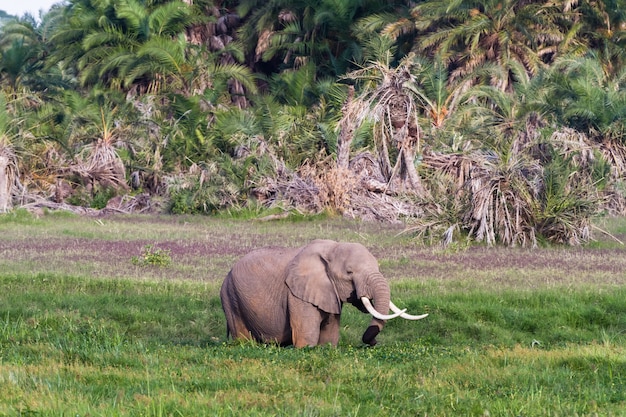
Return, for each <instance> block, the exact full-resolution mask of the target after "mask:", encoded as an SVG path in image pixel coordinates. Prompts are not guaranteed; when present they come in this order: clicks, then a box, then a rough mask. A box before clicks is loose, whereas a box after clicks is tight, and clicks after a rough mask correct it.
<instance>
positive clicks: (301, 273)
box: [285, 239, 341, 314]
mask: <svg viewBox="0 0 626 417" xmlns="http://www.w3.org/2000/svg"><path fill="white" fill-rule="evenodd" d="M336 245H337V242H334V241H332V240H321V239H320V240H314V241H313V242H311V243H310V244H308V245H307V246H305V247H304V248H303V249H302V250H301V251H300V252H299V253H298V254H297V255H296V256H295V257H294V258H293V260H292V261H291V262H290V263H289V265H288V266H287V277H286V279H285V282H286V283H287V286H288V287H289V289H290V290H291V293H292V294H293V295H295V296H296V297H298V298H300V299H301V300H304V301H306V302H308V303H311V304H313V305H315V306H317V307H318V308H320V309H321V310H323V311H325V312H327V313H331V314H340V313H341V300H340V299H339V296H338V295H337V289H336V288H335V285H334V284H333V283H332V281H331V280H330V278H329V277H328V272H327V264H328V254H329V253H330V251H332V249H333V248H334V247H335V246H336Z"/></svg>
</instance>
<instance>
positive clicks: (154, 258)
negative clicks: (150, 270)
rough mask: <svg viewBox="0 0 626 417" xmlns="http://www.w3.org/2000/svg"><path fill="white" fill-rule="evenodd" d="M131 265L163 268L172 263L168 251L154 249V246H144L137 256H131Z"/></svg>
mask: <svg viewBox="0 0 626 417" xmlns="http://www.w3.org/2000/svg"><path fill="white" fill-rule="evenodd" d="M130 261H131V263H132V264H133V265H138V266H159V267H165V266H169V265H170V264H171V263H172V257H171V256H170V251H169V250H166V249H160V248H156V247H154V245H146V246H144V247H143V251H142V253H141V255H139V256H133V257H132V258H131V259H130Z"/></svg>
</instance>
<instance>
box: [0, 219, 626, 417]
mask: <svg viewBox="0 0 626 417" xmlns="http://www.w3.org/2000/svg"><path fill="white" fill-rule="evenodd" d="M178 220H180V221H178ZM178 220H177V219H167V220H164V219H151V220H148V219H144V218H140V219H136V221H135V219H133V220H129V219H127V218H124V219H117V220H116V219H103V220H102V223H103V225H102V224H99V223H98V222H94V221H93V220H87V219H81V218H73V217H70V218H64V217H63V218H54V219H53V220H51V219H50V218H45V217H44V218H43V219H28V218H24V219H23V220H17V221H9V222H7V221H6V220H2V218H0V228H3V229H0V230H2V231H3V232H7V230H8V231H9V232H8V233H10V236H9V235H8V234H7V233H0V263H3V264H4V265H11V266H12V267H15V268H14V270H13V271H11V270H7V269H5V268H2V269H0V415H10V416H13V415H44V416H64V415H67V416H69V415H72V416H76V415H82V416H86V415H90V416H135V415H141V416H165V415H171V416H197V415H211V416H213V415H215V416H234V415H238V416H240V415H247V416H288V415H289V416H293V415H304V416H337V415H341V416H367V415H378V416H426V415H428V416H473V415H475V416H484V415H492V416H495V415H511V416H517V415H520V416H557V415H558V416H566V415H568V416H569V415H590V416H591V415H599V416H610V415H613V416H621V415H626V303H624V300H625V299H626V286H624V285H623V283H622V282H621V281H619V280H620V277H621V279H624V278H625V277H626V274H625V269H624V267H623V265H622V263H621V262H620V261H619V260H618V259H616V260H615V262H614V263H613V264H612V265H611V268H604V269H606V270H607V272H600V270H601V269H600V266H598V265H596V266H595V267H597V268H598V269H597V270H596V269H594V268H592V266H591V265H588V264H587V262H586V260H587V259H599V260H604V261H603V262H609V263H610V262H611V258H610V257H609V258H606V257H605V256H604V255H603V254H604V253H605V252H602V251H604V250H605V249H597V250H596V249H589V250H583V251H582V252H581V251H580V250H572V251H560V250H541V251H534V252H528V251H521V252H517V251H510V250H507V251H506V252H505V254H504V255H503V254H502V253H500V252H498V251H499V249H492V250H489V251H488V252H484V251H483V250H473V249H472V250H468V251H465V252H462V253H440V252H438V251H437V250H435V249H432V248H421V249H419V250H417V252H415V251H414V248H413V245H411V241H410V239H407V240H398V239H396V240H394V238H393V236H395V234H397V231H393V230H391V231H389V230H384V229H381V228H380V227H379V226H376V225H369V226H368V225H363V224H352V223H346V222H333V221H319V222H313V223H308V222H303V223H284V222H280V223H274V224H273V225H272V226H271V227H270V226H268V225H267V224H265V223H263V224H257V223H251V222H249V221H239V220H227V219H221V220H220V223H219V224H216V223H213V222H212V221H211V220H210V219H206V218H204V219H197V218H186V219H184V220H183V219H182V218H180V219H178ZM190 224H191V226H190ZM60 230H61V231H62V230H65V231H67V233H65V234H63V235H62V236H61V237H60V238H59V235H58V231H60ZM141 230H143V232H142V231H141ZM79 232H81V233H85V234H90V233H91V234H92V237H87V238H85V237H81V238H80V239H81V240H80V241H81V242H82V243H83V244H84V246H87V247H88V248H87V249H88V250H87V249H85V251H78V252H76V253H74V254H72V255H71V257H73V258H71V257H70V255H66V254H65V253H64V252H63V251H59V250H58V248H55V247H48V246H46V245H42V246H41V247H38V249H37V250H38V251H39V252H40V253H41V256H43V257H44V260H41V259H37V258H36V257H35V256H34V253H35V252H36V251H34V250H32V249H31V248H30V246H28V245H25V246H20V245H23V244H25V243H24V242H25V241H30V240H32V239H40V240H43V239H46V238H50V236H51V235H54V237H55V239H60V240H61V241H63V240H67V239H69V240H72V239H75V237H74V234H76V233H79ZM152 233H154V235H150V234H152ZM221 233H223V234H226V235H227V236H221V235H220V234H221ZM206 234H209V235H210V236H215V240H216V241H217V242H219V243H222V242H228V243H229V246H228V248H229V251H235V252H237V253H239V252H245V251H246V250H247V248H248V246H250V245H257V244H258V243H259V242H260V241H259V239H260V238H261V237H263V238H265V239H266V240H267V241H268V242H274V241H277V240H280V239H282V240H284V241H287V242H290V241H291V242H300V241H304V240H306V239H309V238H311V237H312V236H319V234H324V235H325V236H328V237H331V238H339V237H340V236H344V237H348V238H349V237H352V238H354V239H353V240H357V239H363V240H370V247H372V248H373V249H372V250H373V251H374V252H376V255H377V256H378V257H379V259H380V260H381V264H382V269H383V272H385V273H386V275H387V276H389V277H391V287H392V288H391V290H392V296H393V298H394V300H396V301H397V303H398V304H400V305H401V306H402V307H407V308H408V309H409V311H410V312H412V313H418V312H421V311H427V312H429V313H430V316H429V317H428V318H427V319H425V320H422V321H420V322H407V321H396V320H394V321H390V322H389V323H388V324H387V326H386V328H385V329H384V330H383V332H382V333H381V334H380V335H379V337H378V340H379V344H378V345H377V346H376V347H375V348H366V347H364V346H363V345H361V343H360V336H361V333H362V332H363V330H364V329H365V327H366V326H367V323H368V319H367V317H366V316H365V315H363V314H361V313H360V312H358V311H357V310H356V309H354V308H352V307H351V306H346V307H345V308H344V314H343V316H342V332H341V341H340V345H339V347H338V348H336V349H334V348H329V347H319V348H314V349H293V348H280V347H276V346H271V345H260V344H256V343H249V342H247V343H238V342H232V341H228V340H226V338H225V336H226V335H225V320H224V318H223V314H222V311H221V305H220V301H219V286H220V284H221V279H222V277H223V272H224V270H227V268H228V262H227V261H230V260H232V259H234V258H235V257H236V256H234V255H232V254H231V253H228V251H226V252H223V251H221V250H219V249H218V248H217V247H214V246H213V245H211V244H208V243H206V239H205V236H206ZM147 235H150V237H149V238H148V239H146V236H147ZM181 236H182V237H181ZM184 236H186V238H185V237H184ZM228 237H230V239H228ZM83 239H84V240H83ZM111 240H113V241H120V242H122V241H123V242H125V243H126V244H129V246H125V248H133V249H136V250H137V251H141V249H142V248H143V245H144V244H145V242H146V240H150V241H151V242H152V243H155V244H156V245H158V246H163V247H167V246H168V244H171V243H172V242H179V243H180V244H182V243H181V242H182V241H185V242H187V246H184V247H185V249H186V250H188V251H189V253H187V254H186V255H184V254H182V253H179V252H176V251H172V264H171V265H170V266H167V267H163V268H158V267H154V266H146V267H138V266H136V265H133V264H132V262H131V257H132V256H133V255H136V253H134V251H133V250H126V251H124V253H125V255H124V254H122V253H119V254H118V253H116V252H115V249H114V248H115V246H113V250H111V248H112V247H111V246H106V245H107V243H106V242H109V241H111ZM261 240H262V239H261ZM55 242H56V243H55V245H56V244H60V243H59V242H58V241H56V240H55ZM100 244H103V245H105V246H104V247H106V248H108V249H109V251H108V253H109V254H110V257H109V258H108V259H109V262H110V267H109V268H108V269H102V268H101V269H97V268H85V269H82V270H81V271H78V272H77V273H73V265H72V264H71V263H69V264H67V265H64V264H58V265H53V266H50V265H51V264H53V263H52V262H50V260H51V258H52V257H59V258H61V259H62V260H68V259H70V258H71V259H74V261H76V262H78V261H79V262H81V263H84V264H90V263H97V264H98V265H100V263H101V262H103V264H105V261H106V259H107V257H106V256H104V258H105V261H102V258H101V257H99V256H92V257H89V256H88V255H89V253H88V252H89V250H91V251H94V250H96V248H97V247H98V245H100ZM53 246H54V245H53ZM15 247H17V248H22V250H21V257H20V258H19V259H18V260H14V259H7V257H6V254H7V253H11V254H15V253H17V252H18V251H16V250H14V249H12V248H15ZM173 247H174V248H178V246H176V245H173ZM198 248H201V249H202V250H198ZM611 251H612V252H609V253H610V254H613V256H618V255H620V254H622V255H623V252H619V251H618V252H617V253H615V252H613V251H614V250H613V249H611ZM528 254H530V255H531V257H534V258H536V259H538V260H539V262H537V263H531V264H528V265H527V266H523V265H521V263H523V262H526V260H527V256H528ZM92 255H93V254H92ZM183 255H184V256H183ZM587 255H588V256H589V257H587ZM485 256H493V257H494V258H493V259H496V260H497V262H496V261H492V262H491V263H490V264H489V265H486V266H485V267H484V268H482V269H481V268H480V267H478V266H476V265H479V264H482V262H483V257H485ZM507 256H508V257H509V258H513V257H519V259H521V260H518V261H515V260H514V259H506V258H507ZM206 257H210V258H214V259H213V261H212V262H208V261H206V260H205V259H204V258H206ZM550 257H553V258H550ZM501 258H503V259H505V260H507V261H508V262H509V263H505V262H504V260H503V259H501ZM544 258H545V259H552V260H553V261H552V262H550V264H551V265H552V266H550V267H546V266H544V265H543V263H544ZM559 259H561V260H562V259H565V260H566V262H564V263H558V262H557V261H558V260H559ZM581 259H582V261H581ZM45 260H47V261H48V262H45ZM218 261H219V262H218ZM222 261H223V262H222ZM184 264H186V265H187V266H189V265H191V266H192V267H190V268H186V267H185V265H184ZM19 265H22V266H23V267H21V268H20V267H19ZM194 265H195V266H194ZM416 265H418V266H419V268H416ZM512 265H513V266H515V265H517V266H515V267H513V266H512ZM437 266H439V267H441V269H439V268H437ZM28 268H30V269H29V270H26V269H28ZM202 268H204V269H205V271H204V275H203V274H202V273H201V269H202ZM86 270H89V271H93V272H92V273H93V275H88V274H85V273H84V271H86ZM602 270H603V269H602ZM442 271H443V272H442ZM490 271H491V274H490ZM546 271H547V272H546ZM420 272H421V273H420ZM539 273H541V274H545V273H548V274H550V275H551V279H550V280H549V281H546V280H545V279H542V278H541V277H539V276H538V275H540V274H539ZM125 274H126V276H125ZM185 274H188V275H189V277H190V278H191V279H182V278H183V277H185ZM588 274H591V275H593V276H594V277H593V278H592V279H591V281H590V282H585V280H584V278H585V277H586V276H587V275H588ZM517 275H522V276H523V278H522V279H516V278H515V276H517ZM507 277H510V278H507ZM567 277H569V278H570V279H569V280H566V278H567ZM599 277H602V278H603V279H606V282H600V283H598V282H597V280H598V279H599Z"/></svg>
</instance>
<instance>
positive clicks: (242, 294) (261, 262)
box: [220, 240, 427, 347]
mask: <svg viewBox="0 0 626 417" xmlns="http://www.w3.org/2000/svg"><path fill="white" fill-rule="evenodd" d="M220 297H221V299H222V308H223V309H224V314H225V315H226V331H227V335H230V336H231V337H232V338H233V339H250V338H252V339H255V340H257V341H260V342H270V343H278V344H280V345H283V346H286V345H292V344H293V345H295V346H296V347H304V346H316V345H323V344H328V343H330V344H332V345H334V346H336V345H337V343H338V342H339V328H340V317H341V308H342V305H343V303H345V302H348V303H351V304H352V305H354V306H355V307H357V308H358V309H359V310H361V311H362V312H364V313H370V314H371V315H372V316H373V317H372V321H371V322H370V325H369V327H368V328H367V330H366V331H365V333H364V334H363V342H364V343H367V344H369V345H372V346H373V345H375V344H376V335H378V333H379V332H380V331H381V329H382V328H383V325H384V323H385V321H386V320H389V319H391V318H395V317H398V316H399V317H403V318H405V319H409V320H419V319H422V318H424V317H426V316H427V314H423V315H421V316H412V315H409V314H406V313H405V310H400V309H399V308H398V307H396V306H395V305H394V304H393V303H392V302H391V298H390V291H389V284H388V283H387V280H386V279H385V278H384V277H383V275H382V274H381V273H380V271H379V269H378V261H377V260H376V258H375V257H374V256H373V255H372V254H371V253H370V252H369V251H368V250H367V249H366V248H365V247H364V246H363V245H361V244H358V243H340V242H335V241H332V240H314V241H313V242H311V243H309V244H308V245H306V246H304V247H301V248H296V249H294V248H262V249H257V250H255V251H252V252H250V253H248V254H247V255H245V256H244V257H243V258H241V259H240V260H239V261H238V262H237V263H235V265H234V266H233V268H232V269H231V270H230V272H229V273H228V275H227V276H226V279H225V280H224V283H223V284H222V288H221V291H220ZM370 300H373V305H372V302H371V301H370ZM389 309H391V310H392V311H393V312H394V313H393V314H391V315H390V314H388V313H389Z"/></svg>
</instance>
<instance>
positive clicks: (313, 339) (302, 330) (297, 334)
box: [289, 294, 324, 347]
mask: <svg viewBox="0 0 626 417" xmlns="http://www.w3.org/2000/svg"><path fill="white" fill-rule="evenodd" d="M323 319H324V317H322V314H321V312H320V311H319V309H318V308H317V307H316V306H314V305H312V304H311V303H308V302H306V301H303V300H301V299H299V298H297V297H294V296H293V295H292V294H290V295H289V323H290V325H291V339H292V341H293V345H294V346H295V347H305V346H317V345H318V343H319V340H320V326H321V324H322V321H323Z"/></svg>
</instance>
